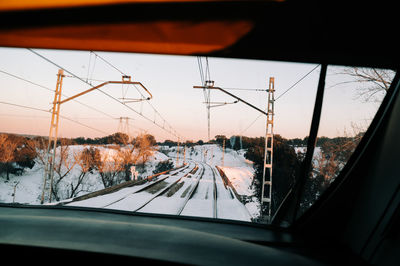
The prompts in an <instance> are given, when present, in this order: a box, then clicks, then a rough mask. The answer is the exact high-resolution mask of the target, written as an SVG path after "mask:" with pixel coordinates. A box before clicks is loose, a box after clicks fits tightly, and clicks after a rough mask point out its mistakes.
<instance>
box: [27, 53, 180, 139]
mask: <svg viewBox="0 0 400 266" xmlns="http://www.w3.org/2000/svg"><path fill="white" fill-rule="evenodd" d="M27 49H28V50H29V51H31V52H32V53H34V54H36V55H37V56H39V57H40V58H42V59H44V60H45V61H47V62H49V63H50V64H53V65H54V66H56V67H58V68H59V69H63V70H64V71H65V72H67V73H69V74H70V75H72V76H74V77H75V78H77V79H78V80H80V81H82V82H83V83H86V84H88V85H90V86H93V85H92V84H91V83H90V82H88V81H85V80H84V79H83V78H80V77H78V76H77V75H75V74H74V73H72V72H71V71H69V70H67V69H65V68H64V67H62V66H60V65H58V64H57V63H55V62H54V61H52V60H50V59H48V58H47V57H45V56H43V55H41V54H39V53H38V52H36V51H34V50H33V49H31V48H27ZM102 60H104V59H102ZM113 68H115V67H113ZM117 70H118V69H117ZM118 71H119V72H120V73H123V72H122V71H120V70H118ZM97 90H98V91H100V92H101V93H103V94H104V95H106V96H107V97H109V98H110V99H112V100H114V101H116V102H118V103H119V104H122V105H124V106H125V107H126V108H128V109H130V110H131V111H133V112H135V113H136V114H138V115H140V116H141V117H143V118H144V119H146V120H147V121H149V122H151V123H153V124H154V125H156V126H158V127H159V128H161V129H163V130H164V131H166V132H168V133H170V134H171V135H174V136H175V137H177V138H179V139H184V138H183V137H181V136H180V135H179V134H178V133H177V132H176V130H175V129H174V128H173V127H172V126H171V125H169V124H168V122H167V121H166V120H165V119H164V118H162V117H161V118H162V119H163V124H162V125H161V124H159V123H157V122H156V121H155V119H151V118H148V117H147V116H145V115H143V114H142V113H141V112H138V111H136V110H135V109H133V108H132V107H130V106H128V105H126V104H125V103H124V102H121V101H120V100H118V99H117V98H115V97H114V96H112V95H110V94H109V93H107V92H105V91H103V90H101V89H97ZM153 108H154V107H153ZM158 114H159V113H158ZM165 124H167V126H168V127H169V128H166V127H165Z"/></svg>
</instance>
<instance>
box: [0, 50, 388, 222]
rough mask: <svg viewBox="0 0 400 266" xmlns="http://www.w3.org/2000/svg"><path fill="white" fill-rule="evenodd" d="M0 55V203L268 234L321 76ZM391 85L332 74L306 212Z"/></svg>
mask: <svg viewBox="0 0 400 266" xmlns="http://www.w3.org/2000/svg"><path fill="white" fill-rule="evenodd" d="M0 55H1V58H2V60H1V61H0V84H1V90H2V94H1V99H0V132H1V134H0V202H3V203H21V204H30V205H41V204H46V205H60V206H81V207H94V208H102V209H116V210H124V211H129V212H142V213H159V214H171V215H183V216H194V217H207V218H216V219H230V220H240V221H247V222H255V223H269V222H270V220H271V217H272V216H273V215H274V214H275V212H276V211H277V209H278V208H279V206H280V205H281V203H282V202H283V200H284V198H285V197H286V195H287V193H288V192H289V191H290V189H291V187H292V186H293V185H294V182H295V180H296V176H297V174H298V172H299V168H300V166H301V163H302V161H303V159H304V156H305V153H306V150H307V139H308V135H309V132H310V125H311V120H312V114H313V108H314V103H315V97H316V91H317V87H318V79H319V74H320V68H321V67H320V65H317V64H299V63H286V62H272V61H257V60H239V59H225V58H210V57H196V56H172V55H151V54H128V53H109V52H95V51H60V50H40V49H14V48H12V49H11V48H1V49H0ZM373 78H374V79H373ZM392 78H393V73H392V72H391V71H388V70H377V69H360V68H348V67H347V68H345V67H338V66H335V67H330V68H329V69H328V74H327V77H326V89H325V96H324V104H323V109H322V116H321V125H320V129H319V133H318V140H317V147H316V149H315V151H314V157H313V160H312V171H311V172H310V175H309V178H308V179H307V182H306V185H305V191H304V193H303V199H302V201H301V212H303V211H304V210H306V209H307V208H308V207H309V206H311V205H312V204H313V203H314V202H315V200H317V199H318V198H319V196H320V195H321V193H323V191H324V190H325V189H326V187H327V186H329V184H331V183H332V182H333V180H334V179H335V178H336V177H337V176H338V174H339V173H340V171H341V169H343V166H344V165H345V164H346V162H347V160H348V159H349V157H350V156H351V154H352V153H353V151H354V149H355V147H356V146H357V145H358V143H359V141H360V139H361V138H362V136H363V134H364V132H365V130H366V129H367V128H368V126H369V124H370V122H371V120H372V118H373V117H374V115H375V113H376V111H377V109H378V107H379V104H380V103H381V101H382V99H383V97H384V95H385V93H386V91H387V89H388V88H389V86H390V82H391V79H392Z"/></svg>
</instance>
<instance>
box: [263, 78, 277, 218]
mask: <svg viewBox="0 0 400 266" xmlns="http://www.w3.org/2000/svg"><path fill="white" fill-rule="evenodd" d="M274 92H275V84H274V78H273V77H271V78H269V88H268V104H267V126H266V132H265V150H264V169H263V183H262V187H261V203H268V210H267V215H268V219H270V218H271V205H272V165H273V153H274V101H275V98H274Z"/></svg>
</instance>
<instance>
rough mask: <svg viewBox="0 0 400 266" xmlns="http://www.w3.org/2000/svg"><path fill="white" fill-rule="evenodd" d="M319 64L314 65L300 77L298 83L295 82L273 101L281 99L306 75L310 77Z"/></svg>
mask: <svg viewBox="0 0 400 266" xmlns="http://www.w3.org/2000/svg"><path fill="white" fill-rule="evenodd" d="M319 66H320V64H318V65H316V66H315V67H314V68H313V69H311V70H310V71H309V72H308V73H307V74H305V75H304V76H303V77H301V78H300V79H299V80H298V81H296V82H295V83H294V84H293V85H292V86H290V87H289V88H288V89H287V90H285V91H284V92H283V93H282V94H280V95H279V96H278V97H276V99H275V101H277V100H278V99H279V98H281V97H282V96H283V95H285V94H286V93H287V92H288V91H290V90H291V89H293V88H294V87H295V86H296V85H297V84H299V83H300V82H301V81H302V80H303V79H305V78H306V77H307V76H308V75H310V74H311V73H312V72H313V71H314V70H316V69H317V68H318V67H319Z"/></svg>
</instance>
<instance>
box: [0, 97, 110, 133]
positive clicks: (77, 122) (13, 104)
mask: <svg viewBox="0 0 400 266" xmlns="http://www.w3.org/2000/svg"><path fill="white" fill-rule="evenodd" d="M0 104H5V105H10V106H15V107H19V108H24V109H29V110H34V111H40V112H45V113H50V111H49V110H45V109H41V108H36V107H32V106H27V105H21V104H16V103H9V102H3V101H0ZM60 117H61V118H63V119H66V120H69V121H71V122H73V123H76V124H78V125H81V126H83V127H86V128H89V129H92V130H94V131H98V132H101V133H103V134H105V135H109V133H107V132H105V131H103V130H100V129H97V128H94V127H91V126H88V125H86V124H83V123H81V122H79V121H76V120H73V119H71V118H69V117H66V116H63V115H60Z"/></svg>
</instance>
